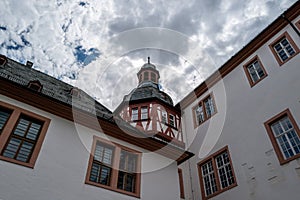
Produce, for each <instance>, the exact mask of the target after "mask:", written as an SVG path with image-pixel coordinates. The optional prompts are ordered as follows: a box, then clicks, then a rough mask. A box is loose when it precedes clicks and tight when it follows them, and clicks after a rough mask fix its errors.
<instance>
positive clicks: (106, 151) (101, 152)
mask: <svg viewBox="0 0 300 200" xmlns="http://www.w3.org/2000/svg"><path fill="white" fill-rule="evenodd" d="M112 154H113V149H112V148H111V147H108V146H106V145H104V144H102V143H100V142H97V144H96V148H95V152H94V160H97V161H99V162H103V163H104V164H108V165H111V164H112Z"/></svg>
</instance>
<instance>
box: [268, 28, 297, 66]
mask: <svg viewBox="0 0 300 200" xmlns="http://www.w3.org/2000/svg"><path fill="white" fill-rule="evenodd" d="M270 48H271V50H272V52H273V54H274V55H275V58H276V59H277V61H278V63H279V64H280V65H282V64H283V63H285V62H287V61H288V60H289V59H290V58H292V57H293V56H295V55H296V54H297V53H299V48H298V47H297V45H296V44H295V42H294V41H293V40H292V38H291V36H290V35H289V34H288V33H287V32H285V33H283V34H282V35H281V36H280V37H279V38H278V39H276V40H275V41H274V42H273V43H272V44H271V45H270Z"/></svg>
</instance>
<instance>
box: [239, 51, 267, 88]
mask: <svg viewBox="0 0 300 200" xmlns="http://www.w3.org/2000/svg"><path fill="white" fill-rule="evenodd" d="M244 69H245V72H246V75H247V78H248V81H249V83H250V85H251V86H254V85H255V84H256V83H258V82H259V81H261V80H262V79H264V78H265V77H266V76H267V73H266V70H265V68H264V67H263V65H262V63H261V62H260V60H259V58H258V56H255V57H254V58H252V59H251V60H250V61H249V62H248V63H246V64H245V65H244Z"/></svg>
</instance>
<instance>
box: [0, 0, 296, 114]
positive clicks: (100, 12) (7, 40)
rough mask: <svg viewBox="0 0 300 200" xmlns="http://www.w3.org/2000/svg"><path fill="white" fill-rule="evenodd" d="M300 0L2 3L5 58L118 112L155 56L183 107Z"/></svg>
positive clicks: (0, 41) (0, 39)
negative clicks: (30, 65) (30, 64)
mask: <svg viewBox="0 0 300 200" xmlns="http://www.w3.org/2000/svg"><path fill="white" fill-rule="evenodd" d="M296 1H297V0H248V1H241V0H190V1H179V0H178V1H177V0H176V1H175V0H174V1H165V0H157V1H156V0H144V1H139V0H135V1H130V0H111V1H104V0H86V1H83V0H82V1H80V0H79V1H77V0H50V1H49V0H23V1H20V0H1V1H0V7H1V8H3V9H1V13H0V19H1V20H0V54H3V55H5V56H7V57H9V58H12V59H14V60H16V61H19V62H21V63H23V64H25V63H26V61H27V60H29V61H31V62H33V63H34V65H33V67H34V68H35V69H36V70H39V71H42V72H44V73H47V74H49V75H51V76H53V77H55V78H57V79H59V80H62V81H64V82H66V83H69V84H71V85H74V86H76V87H78V88H80V89H82V90H84V91H85V92H87V93H88V94H90V95H91V96H92V97H93V98H95V99H96V100H97V101H99V102H100V103H102V104H103V105H105V106H106V107H107V108H109V109H111V110H112V111H113V110H114V109H115V108H116V107H117V106H118V105H119V104H120V103H121V101H122V99H123V96H124V95H126V94H128V93H129V92H130V91H131V90H132V89H134V88H135V87H136V86H137V84H138V79H137V76H136V74H137V72H138V71H139V69H140V68H141V66H142V65H143V64H144V63H145V62H147V57H148V56H150V58H151V63H153V64H154V65H156V68H157V69H158V70H159V72H160V85H161V88H162V90H163V91H164V92H166V93H168V94H169V95H170V96H171V97H172V98H173V101H174V103H175V104H176V103H177V102H179V101H180V100H181V99H182V98H183V97H184V96H186V95H187V94H188V93H189V92H191V91H192V90H193V89H194V88H195V87H196V86H197V85H199V84H200V83H201V82H203V81H204V80H205V78H207V77H208V76H209V75H210V74H212V72H214V71H215V70H217V69H218V68H219V67H221V65H222V64H223V63H225V62H226V61H227V60H228V59H229V58H230V57H231V56H233V55H234V54H235V53H237V52H238V51H239V50H240V49H241V48H242V47H243V46H245V45H246V44H247V43H248V42H249V41H250V40H251V39H253V38H254V37H255V36H256V35H257V34H258V33H260V32H261V31H262V30H263V29H264V28H266V27H267V25H268V24H270V23H271V22H272V21H273V20H275V19H276V18H277V17H278V16H279V15H280V14H282V13H283V12H284V11H285V10H286V9H287V8H289V7H290V6H291V5H292V4H293V3H295V2H296ZM4 8H5V9H4Z"/></svg>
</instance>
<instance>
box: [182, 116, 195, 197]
mask: <svg viewBox="0 0 300 200" xmlns="http://www.w3.org/2000/svg"><path fill="white" fill-rule="evenodd" d="M181 113H182V114H181V119H183V117H182V116H183V115H184V114H185V113H184V111H183V110H182V111H181ZM184 119H185V118H184ZM182 122H183V120H182ZM185 124H186V123H185ZM184 129H185V130H184V133H185V141H186V143H187V144H189V141H188V136H187V131H186V127H185V126H184ZM182 133H183V132H182ZM187 162H188V168H189V169H188V170H189V178H190V186H191V192H192V193H191V196H192V200H195V196H194V186H193V177H192V169H191V161H190V159H188V160H187Z"/></svg>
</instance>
